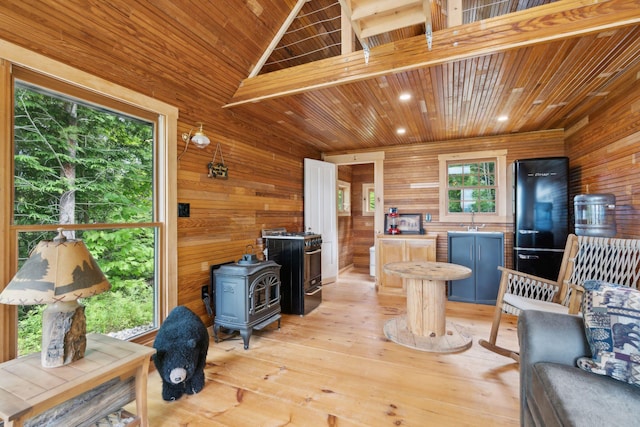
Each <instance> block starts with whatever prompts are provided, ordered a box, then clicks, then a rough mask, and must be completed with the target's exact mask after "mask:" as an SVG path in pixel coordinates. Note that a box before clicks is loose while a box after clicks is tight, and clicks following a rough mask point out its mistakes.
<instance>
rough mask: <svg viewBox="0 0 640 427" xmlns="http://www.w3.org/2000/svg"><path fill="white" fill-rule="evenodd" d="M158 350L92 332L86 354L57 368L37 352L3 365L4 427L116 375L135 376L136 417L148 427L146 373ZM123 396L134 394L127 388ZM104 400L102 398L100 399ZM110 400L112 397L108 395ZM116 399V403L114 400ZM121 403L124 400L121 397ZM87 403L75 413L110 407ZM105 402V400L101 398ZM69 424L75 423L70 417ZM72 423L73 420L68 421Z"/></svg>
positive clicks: (0, 402) (0, 412) (0, 407)
mask: <svg viewBox="0 0 640 427" xmlns="http://www.w3.org/2000/svg"><path fill="white" fill-rule="evenodd" d="M154 353H155V349H154V348H152V347H147V346H144V345H140V344H135V343H131V342H128V341H122V340H119V339H116V338H111V337H108V336H106V335H99V334H89V335H87V349H86V352H85V357H84V358H82V359H80V360H78V361H76V362H73V363H70V364H68V365H65V366H60V367H57V368H44V367H42V365H41V363H40V353H33V354H29V355H27V356H23V357H19V358H17V359H14V360H10V361H8V362H5V363H2V364H0V378H1V379H2V380H1V381H0V418H1V419H2V420H3V421H4V425H5V427H17V426H22V425H24V423H25V421H26V420H27V419H29V418H34V417H36V416H38V415H39V414H42V413H43V412H45V411H47V410H49V409H51V408H54V407H56V406H58V405H61V404H64V403H65V402H67V401H70V400H72V399H73V398H75V397H77V396H80V395H81V394H83V393H85V392H87V391H90V390H92V389H95V388H96V387H98V386H100V385H103V384H105V383H107V382H110V381H112V380H114V379H115V380H116V381H119V379H122V380H125V379H128V378H132V377H133V378H134V381H135V401H136V418H137V420H136V421H137V422H138V423H139V425H141V426H143V427H146V426H147V425H148V419H147V378H148V374H149V362H150V359H151V355H152V354H154ZM123 399H125V400H127V401H126V402H124V403H128V402H130V401H131V400H133V399H130V398H129V397H128V395H127V394H126V393H125V394H124V396H123ZM96 400H98V401H102V399H96ZM105 400H109V399H105ZM113 403H114V402H111V405H113ZM116 403H117V404H120V403H121V402H116ZM86 404H87V405H89V406H88V407H86V408H85V407H83V408H82V410H74V411H73V412H74V414H73V415H74V416H77V417H81V416H85V417H88V416H90V415H93V414H96V415H99V416H105V415H107V414H105V413H103V414H100V411H101V410H102V411H104V410H106V408H107V407H106V406H105V407H104V408H103V407H101V406H100V405H97V406H96V403H95V402H94V403H91V401H89V402H87V403H86ZM102 404H104V403H102ZM65 423H67V425H70V424H71V425H76V424H77V423H76V422H75V421H74V422H73V423H71V422H70V421H68V420H67V422H65ZM69 423H70V424H69Z"/></svg>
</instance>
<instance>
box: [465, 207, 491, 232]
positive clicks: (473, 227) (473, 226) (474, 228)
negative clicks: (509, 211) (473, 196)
mask: <svg viewBox="0 0 640 427" xmlns="http://www.w3.org/2000/svg"><path fill="white" fill-rule="evenodd" d="M475 216H476V212H475V211H471V225H465V224H460V227H467V231H478V229H479V228H484V226H485V224H482V225H477V224H476V220H475Z"/></svg>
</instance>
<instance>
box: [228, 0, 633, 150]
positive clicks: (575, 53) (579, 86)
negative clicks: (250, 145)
mask: <svg viewBox="0 0 640 427" xmlns="http://www.w3.org/2000/svg"><path fill="white" fill-rule="evenodd" d="M346 1H347V0H340V1H336V0H312V1H308V2H304V3H305V4H304V5H303V6H302V8H301V10H300V12H299V14H298V18H297V19H295V20H293V22H292V23H291V25H290V26H289V27H288V30H287V31H286V32H285V33H284V35H283V36H282V39H281V40H280V43H279V45H278V46H277V47H276V48H275V49H274V50H273V52H272V53H271V55H270V57H269V59H268V60H267V61H266V63H265V65H264V67H263V68H262V69H261V70H260V73H259V76H257V78H255V80H252V79H251V78H250V79H246V80H245V81H244V82H243V84H242V85H241V86H240V88H239V90H238V92H236V95H235V96H234V98H233V99H231V100H230V102H229V103H228V105H227V108H231V109H233V111H234V113H235V114H237V115H239V116H240V117H245V118H247V119H248V118H251V120H252V122H253V123H254V124H256V123H260V124H261V125H262V126H266V127H267V128H268V129H269V132H275V133H285V134H290V135H296V136H297V137H298V138H301V139H303V140H305V141H306V142H307V143H309V144H312V145H313V146H315V147H316V148H317V149H319V150H320V151H323V152H337V151H342V150H352V149H363V148H373V147H380V146H386V145H397V144H406V143H414V142H429V141H442V140H451V139H459V138H471V137H478V136H487V135H496V134H504V133H513V132H526V131H536V130H547V129H557V128H567V127H569V126H572V125H573V124H575V123H576V122H577V121H578V120H580V119H581V118H582V117H584V115H585V114H587V112H588V111H590V109H592V108H595V107H596V106H597V104H598V103H600V102H602V100H604V99H605V98H606V97H607V95H608V94H610V93H611V92H612V91H614V90H620V88H621V87H625V85H631V84H635V83H636V81H637V79H638V72H640V37H639V36H640V29H639V27H638V22H639V21H638V19H635V18H638V15H640V12H639V9H638V7H639V3H638V1H636V0H629V1H626V0H622V1H618V0H612V4H614V6H612V9H613V10H614V11H615V12H616V13H618V11H619V9H620V8H621V9H622V10H624V12H625V13H626V15H624V16H625V17H629V16H631V18H630V19H628V20H627V21H624V24H619V23H620V22H623V21H621V20H620V19H619V18H615V19H613V21H618V22H617V23H613V24H610V25H601V26H600V27H597V28H595V27H594V28H587V29H582V30H580V31H576V32H575V34H577V35H575V36H574V35H572V34H568V35H561V36H558V34H561V33H562V32H563V28H567V32H570V31H572V30H570V29H568V28H569V27H567V26H566V25H565V26H563V23H565V24H571V23H572V22H573V21H577V20H578V19H582V18H584V17H589V18H591V16H590V14H591V13H592V9H591V8H590V7H591V5H590V4H589V3H590V2H587V4H586V6H585V5H584V2H582V3H579V2H577V1H575V0H573V1H572V0H561V1H559V2H557V3H554V2H553V1H549V0H495V1H491V0H449V2H452V1H457V2H458V4H460V5H461V6H460V7H461V8H462V17H461V18H460V19H462V22H463V25H462V26H458V27H451V28H447V19H446V16H445V14H446V9H447V5H446V3H445V4H442V3H441V2H440V1H436V0H433V1H431V2H430V5H431V7H430V12H431V16H430V17H424V18H425V22H427V23H432V25H433V31H434V42H433V43H434V52H432V53H433V54H434V55H435V54H436V49H437V48H440V49H441V50H442V48H443V44H444V45H447V44H448V43H451V41H450V40H448V39H447V38H445V35H446V37H453V36H452V35H453V34H465V31H467V32H470V31H473V33H469V34H468V35H469V38H468V39H467V40H469V41H468V43H469V44H471V43H473V37H474V35H475V34H478V39H477V42H478V46H481V44H482V43H483V40H485V39H486V40H489V37H490V36H491V35H492V34H493V33H494V31H493V30H491V31H488V30H487V31H484V32H483V30H485V27H486V26H488V25H490V24H489V23H490V22H493V21H495V22H497V23H495V24H491V25H502V24H503V21H496V20H497V19H498V20H499V19H501V18H499V17H500V16H503V18H504V19H510V18H508V17H509V16H512V15H513V16H521V18H520V21H516V20H514V21H507V20H505V21H504V22H505V23H506V24H504V25H508V26H511V28H508V30H509V31H513V32H514V34H516V33H517V32H521V33H524V31H525V30H527V28H526V26H527V24H529V22H528V20H531V21H532V23H531V26H532V27H533V26H535V25H538V24H540V30H541V31H546V32H547V33H548V34H547V33H540V32H538V33H536V34H539V35H538V36H536V37H539V42H537V43H535V44H530V43H528V42H527V41H523V42H518V43H514V44H513V45H510V46H508V47H507V48H502V49H496V50H495V51H494V52H492V51H491V49H486V50H487V53H485V52H482V50H481V49H480V50H478V51H477V52H480V53H477V52H476V53H475V54H465V55H458V58H461V59H457V58H456V57H455V56H454V57H451V58H446V57H445V58H443V59H442V60H441V61H439V62H438V63H436V64H434V65H430V66H416V67H413V68H411V69H407V70H406V71H403V70H401V69H399V68H396V69H393V70H392V72H389V73H383V72H380V73H371V75H370V76H368V77H367V78H361V77H359V76H357V75H355V74H357V72H356V71H351V69H350V72H352V73H353V75H350V76H349V77H348V78H347V77H345V78H344V79H343V80H342V81H339V80H340V76H339V75H340V74H341V73H343V72H344V71H346V70H347V67H353V68H355V67H356V66H355V65H351V63H349V65H348V66H347V65H340V63H341V62H340V61H343V63H344V64H346V63H347V62H349V61H353V60H354V58H357V56H358V55H362V53H361V52H360V53H358V52H356V53H355V55H357V56H354V54H351V55H350V56H347V55H343V56H342V57H341V56H340V53H341V43H340V32H341V24H342V23H343V22H344V21H341V19H340V13H341V6H340V3H345V2H346ZM389 3H394V4H395V5H398V6H400V7H404V6H407V5H408V6H411V7H416V6H419V7H420V8H421V9H422V7H423V6H422V5H423V2H422V1H418V2H416V1H410V0H406V1H397V2H395V1H393V2H389V1H388V0H361V1H359V2H357V1H356V0H353V1H351V2H350V3H349V5H350V7H351V10H349V11H347V15H348V16H349V17H351V18H352V23H354V24H355V25H356V26H357V25H360V26H359V28H358V30H357V31H356V33H359V34H360V37H359V38H360V40H361V41H364V43H366V44H368V45H369V47H370V48H371V58H372V61H374V60H375V58H376V55H381V56H384V55H385V54H387V55H388V56H389V57H393V58H395V59H396V61H398V58H402V59H404V57H403V55H405V54H406V53H405V52H403V49H404V48H406V47H407V46H408V41H409V40H415V39H418V40H420V43H423V44H426V41H425V23H420V24H416V23H415V20H414V21H411V22H409V25H407V26H399V25H395V24H393V25H395V26H393V25H391V26H390V27H389V28H391V30H390V31H389V32H386V33H382V34H374V32H371V34H372V35H371V36H368V37H362V36H363V35H366V34H367V33H366V29H367V27H366V24H365V23H364V21H363V20H360V21H359V22H356V19H355V18H354V15H356V13H357V12H358V10H359V9H357V7H360V8H362V7H365V6H366V7H367V8H368V9H369V10H374V11H375V10H378V11H381V10H383V9H384V8H385V7H387V5H388V4H389ZM551 3H554V4H551ZM567 3H572V5H571V6H566V4H567ZM593 3H594V4H595V3H596V2H593ZM605 3H606V2H605ZM556 5H557V6H556ZM450 6H451V4H449V7H450ZM538 6H540V8H536V9H531V8H533V7H538ZM573 7H576V8H577V7H582V9H581V10H580V12H579V13H576V14H575V16H572V12H573V11H572V10H570V9H569V10H568V9H567V8H573ZM542 8H547V9H542ZM538 10H545V11H546V10H549V12H548V14H549V16H551V19H549V18H548V16H547V12H544V13H542V14H541V15H536V18H535V19H531V18H530V17H529V14H532V13H537V12H536V11H538ZM516 11H520V12H519V13H520V15H515V14H512V12H516ZM507 13H510V14H511V15H505V14H507ZM554 13H555V14H556V15H553V14H554ZM450 14H451V10H450ZM598 14H604V12H602V13H601V12H598ZM374 15H375V14H374ZM396 15H397V13H396ZM413 15H415V13H413ZM634 15H635V16H634ZM598 16H599V15H598ZM495 17H498V18H495ZM356 18H357V16H356ZM491 18H493V21H491ZM483 19H489V20H487V21H482V22H476V21H479V20H483ZM514 19H515V18H514ZM379 20H380V17H379V16H378V22H379ZM598 22H600V21H598ZM342 25H343V24H342ZM504 25H503V26H504ZM545 25H546V26H548V27H549V29H546V28H544V27H545ZM594 25H595V24H594ZM500 31H502V30H500ZM495 32H496V33H497V32H498V30H496V31H495ZM440 35H442V36H440ZM483 37H484V38H483ZM405 42H407V43H406V44H405ZM416 43H418V42H417V41H416V42H415V43H414V44H412V45H411V46H414V45H415V44H416ZM437 44H440V46H437ZM361 48H362V46H361V43H356V50H358V49H361ZM456 48H458V49H460V47H457V43H455V42H454V43H452V44H451V48H450V49H449V48H447V49H449V50H450V51H451V52H453V53H455V49H456ZM424 56H425V57H427V56H428V52H426V50H425V53H424ZM328 58H337V59H334V60H333V64H334V66H335V68H334V69H333V74H330V73H327V74H323V72H322V67H324V66H325V65H326V64H327V63H328V61H330V59H328ZM342 58H344V59H342ZM318 61H319V62H318ZM381 61H382V60H381ZM311 62H313V63H312V64H311ZM361 62H362V61H361ZM316 64H317V65H316ZM362 64H363V65H362V70H365V69H370V68H373V67H374V66H375V65H372V64H369V63H366V64H365V63H364V62H362ZM340 67H343V68H344V70H341V69H340ZM406 68H409V67H406ZM303 73H304V74H305V77H304V78H305V79H308V81H310V83H309V84H308V85H307V87H305V85H304V84H301V85H300V86H301V87H302V88H303V89H301V90H290V92H287V90H288V89H285V90H284V91H283V92H282V93H277V90H278V89H277V86H278V85H279V84H280V83H277V80H278V79H279V80H280V81H281V82H282V81H286V82H289V83H292V82H294V81H295V80H296V79H298V78H299V77H301V76H302V74H303ZM313 75H316V76H317V78H315V80H314V77H311V78H309V76H313ZM272 76H273V77H272ZM322 78H325V79H327V82H324V83H323V84H320V85H317V86H315V87H314V84H316V83H321V81H322V80H321V79H322ZM328 80H335V81H331V82H329V81H328ZM254 81H255V82H256V83H255V84H256V85H259V86H260V87H256V88H253V87H252V86H251V85H252V84H253V82H254ZM258 82H259V83H258ZM325 83H326V84H325ZM284 86H286V84H285V85H284ZM243 91H247V92H248V93H253V94H254V95H255V96H252V95H250V94H249V95H245V94H243ZM260 91H264V92H266V93H268V92H270V91H271V92H272V93H274V94H275V95H271V96H268V95H267V96H263V95H264V94H263V95H257V94H258V93H261V92H260ZM401 93H408V94H410V95H411V99H410V100H409V101H400V100H399V98H398V97H399V95H400V94H401ZM400 128H402V129H404V133H403V134H399V133H398V129H400Z"/></svg>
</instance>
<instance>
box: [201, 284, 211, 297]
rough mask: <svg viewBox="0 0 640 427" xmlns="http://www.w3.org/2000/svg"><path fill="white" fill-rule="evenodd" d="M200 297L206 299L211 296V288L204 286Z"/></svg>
mask: <svg viewBox="0 0 640 427" xmlns="http://www.w3.org/2000/svg"><path fill="white" fill-rule="evenodd" d="M200 295H201V298H202V299H205V298H207V297H208V296H209V286H208V285H204V286H202V289H201V291H200Z"/></svg>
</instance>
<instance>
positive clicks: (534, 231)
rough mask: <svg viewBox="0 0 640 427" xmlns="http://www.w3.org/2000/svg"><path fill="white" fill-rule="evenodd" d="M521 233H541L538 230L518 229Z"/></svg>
mask: <svg viewBox="0 0 640 427" xmlns="http://www.w3.org/2000/svg"><path fill="white" fill-rule="evenodd" d="M518 233H520V234H538V233H540V232H539V231H538V230H518Z"/></svg>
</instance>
